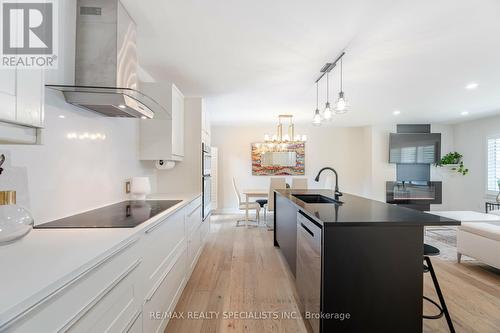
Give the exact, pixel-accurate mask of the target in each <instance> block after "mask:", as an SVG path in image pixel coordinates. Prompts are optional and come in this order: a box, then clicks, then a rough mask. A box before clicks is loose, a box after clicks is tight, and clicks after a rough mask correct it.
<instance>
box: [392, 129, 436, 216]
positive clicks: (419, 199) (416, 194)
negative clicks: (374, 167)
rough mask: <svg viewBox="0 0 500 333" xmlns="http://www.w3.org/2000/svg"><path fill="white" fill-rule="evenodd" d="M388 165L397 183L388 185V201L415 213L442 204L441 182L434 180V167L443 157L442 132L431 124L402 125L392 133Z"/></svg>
mask: <svg viewBox="0 0 500 333" xmlns="http://www.w3.org/2000/svg"><path fill="white" fill-rule="evenodd" d="M389 141H390V143H389V163H394V164H396V180H395V181H388V182H387V183H386V202H387V203H392V204H396V205H399V206H403V207H408V208H412V209H416V210H421V211H426V210H430V205H431V204H441V203H442V194H443V193H442V183H441V182H436V181H431V180H430V178H431V165H432V164H433V163H436V162H437V161H438V160H439V159H440V156H441V133H431V125H429V124H423V125H420V124H409V125H406V124H399V125H397V133H391V134H390V140H389Z"/></svg>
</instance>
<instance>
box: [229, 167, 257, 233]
mask: <svg viewBox="0 0 500 333" xmlns="http://www.w3.org/2000/svg"><path fill="white" fill-rule="evenodd" d="M233 188H234V193H236V198H237V199H238V209H239V210H244V211H246V209H247V203H246V201H242V200H241V194H240V191H239V190H238V186H237V185H236V179H234V177H233ZM254 209H255V216H256V217H257V224H258V223H259V221H260V216H259V215H260V205H259V204H258V203H257V202H249V203H248V210H254ZM240 222H245V225H246V222H247V220H246V219H243V220H236V226H238V224H239V223H240Z"/></svg>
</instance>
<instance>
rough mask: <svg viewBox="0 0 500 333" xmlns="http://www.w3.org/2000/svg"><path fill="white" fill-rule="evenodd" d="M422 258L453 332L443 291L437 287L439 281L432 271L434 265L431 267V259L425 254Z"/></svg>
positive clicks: (453, 332) (452, 332)
mask: <svg viewBox="0 0 500 333" xmlns="http://www.w3.org/2000/svg"><path fill="white" fill-rule="evenodd" d="M424 259H425V262H426V263H427V267H429V273H431V277H432V282H433V283H434V288H435V289H436V293H437V295H438V298H439V303H441V307H442V308H443V312H444V316H445V317H446V322H447V323H448V328H449V329H450V332H451V333H455V328H454V327H453V322H452V321H451V317H450V313H449V312H448V307H447V306H446V302H445V301H444V297H443V293H442V292H441V288H440V287H439V282H438V280H437V277H436V273H435V272H434V267H432V263H431V259H430V258H429V257H427V256H425V257H424Z"/></svg>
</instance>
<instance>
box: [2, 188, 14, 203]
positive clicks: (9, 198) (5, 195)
mask: <svg viewBox="0 0 500 333" xmlns="http://www.w3.org/2000/svg"><path fill="white" fill-rule="evenodd" d="M15 204H16V191H0V205H15Z"/></svg>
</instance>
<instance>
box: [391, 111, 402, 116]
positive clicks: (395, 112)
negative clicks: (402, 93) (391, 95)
mask: <svg viewBox="0 0 500 333" xmlns="http://www.w3.org/2000/svg"><path fill="white" fill-rule="evenodd" d="M400 113H401V111H399V110H394V111H393V112H392V114H393V115H395V116H397V115H398V114H400Z"/></svg>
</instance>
